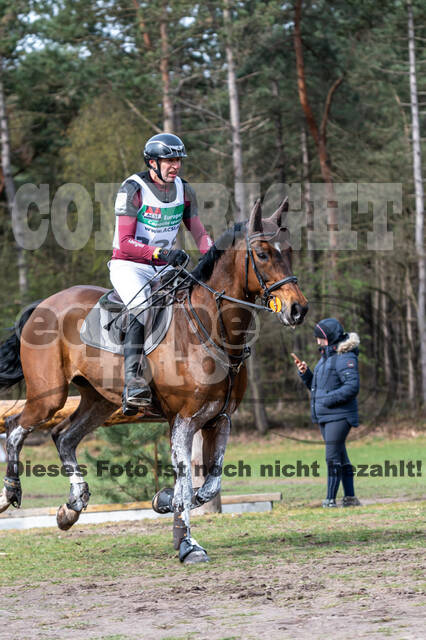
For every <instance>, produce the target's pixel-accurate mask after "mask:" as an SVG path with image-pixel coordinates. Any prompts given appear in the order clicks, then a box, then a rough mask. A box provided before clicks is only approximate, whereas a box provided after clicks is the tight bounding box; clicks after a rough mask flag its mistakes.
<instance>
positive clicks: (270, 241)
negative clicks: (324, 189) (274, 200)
mask: <svg viewBox="0 0 426 640" xmlns="http://www.w3.org/2000/svg"><path fill="white" fill-rule="evenodd" d="M287 210H288V200H287V198H286V199H285V200H284V201H283V202H282V203H281V205H280V206H279V207H278V209H277V210H276V211H275V213H274V214H272V216H270V217H269V218H265V219H263V218H262V209H261V206H260V200H258V201H257V202H256V204H255V205H254V207H253V210H252V212H251V215H250V219H249V221H248V223H247V233H246V239H245V242H246V258H245V280H246V284H245V289H246V292H247V293H248V294H254V295H261V296H262V299H263V302H264V304H268V302H269V301H272V302H271V304H272V306H273V308H275V310H276V311H278V313H279V317H280V320H281V322H282V323H283V324H285V325H289V326H293V327H294V326H295V325H297V324H301V323H302V322H303V320H304V317H305V315H306V313H307V311H308V302H307V300H306V298H305V296H304V295H303V293H302V292H301V290H300V288H299V286H298V284H297V278H296V277H295V276H293V274H292V270H291V251H292V250H291V245H290V243H289V233H288V229H287V228H286V227H285V226H282V221H281V218H282V214H283V213H284V212H285V211H287ZM273 297H274V298H275V301H274V300H273ZM277 298H278V300H277Z"/></svg>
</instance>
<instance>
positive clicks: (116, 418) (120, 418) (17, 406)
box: [0, 396, 166, 433]
mask: <svg viewBox="0 0 426 640" xmlns="http://www.w3.org/2000/svg"><path fill="white" fill-rule="evenodd" d="M24 404H25V400H0V433H4V432H5V419H6V418H7V417H8V416H13V415H16V414H17V413H20V412H21V411H22V409H23V408H24ZM79 404H80V396H69V398H68V399H67V401H66V403H65V405H64V406H63V407H62V409H60V411H57V412H56V413H55V415H54V416H53V417H52V418H50V420H47V421H46V422H45V423H44V424H43V425H40V427H39V428H38V430H40V431H45V430H49V429H51V428H52V427H54V426H55V425H56V424H59V422H61V421H62V420H65V418H69V416H70V415H71V414H72V413H74V411H75V410H76V409H77V407H78V405H79ZM134 422H166V419H165V418H164V417H163V416H160V415H159V414H157V413H152V412H149V411H144V410H142V411H141V412H140V413H138V414H137V415H135V416H131V417H129V416H125V415H123V413H122V411H121V409H119V408H117V411H116V412H115V413H113V415H112V416H111V417H110V418H108V420H106V422H105V426H106V427H109V426H110V425H113V424H129V423H134Z"/></svg>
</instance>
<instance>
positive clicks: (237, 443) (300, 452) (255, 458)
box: [0, 434, 426, 507]
mask: <svg viewBox="0 0 426 640" xmlns="http://www.w3.org/2000/svg"><path fill="white" fill-rule="evenodd" d="M84 446H89V447H93V444H92V443H91V442H89V443H88V444H86V445H85V444H83V445H82V447H83V448H84ZM348 451H349V455H350V458H351V462H352V464H353V465H354V466H355V467H356V468H357V473H358V474H361V475H360V476H358V477H357V478H356V479H355V485H356V493H357V494H358V495H359V496H360V498H370V499H374V498H398V499H402V498H404V499H415V498H418V497H420V496H422V495H425V493H426V492H425V489H426V482H425V474H426V459H425V451H426V437H425V436H418V437H415V438H407V437H406V438H392V439H390V438H388V437H383V436H381V437H368V438H367V439H364V440H360V441H355V442H350V443H349V445H348ZM21 460H22V462H23V464H24V469H25V468H26V465H28V464H29V465H30V466H31V469H32V471H34V467H35V465H37V464H42V465H44V466H45V467H46V468H47V466H48V465H50V464H54V465H58V464H59V459H58V457H57V453H56V449H55V447H54V445H53V444H50V443H49V444H46V445H43V446H41V447H26V448H25V447H24V450H23V452H22V454H21ZM298 461H299V466H300V465H304V467H302V468H300V469H299V470H300V471H301V474H299V475H297V463H298ZM386 461H388V462H386ZM401 461H402V463H401ZM277 462H279V464H278V465H277ZM410 462H411V463H412V467H411V468H409V466H407V465H408V463H410ZM315 463H316V464H317V465H318V467H317V468H316V467H315ZM230 465H234V466H230ZM262 465H263V475H262ZM268 465H269V466H270V467H271V468H269V467H268ZM285 465H293V466H294V467H295V469H292V468H291V467H287V468H285V469H284V471H283V467H285ZM312 465H314V466H312ZM389 465H390V466H389ZM4 466H5V465H1V464H0V473H3V472H4V471H3V470H4ZM386 466H387V467H388V468H386ZM239 467H240V468H241V470H242V474H241V475H238V469H239ZM224 469H225V475H224V478H223V485H222V486H223V491H224V492H225V493H258V492H263V491H265V492H267V491H281V492H282V493H283V500H284V503H285V504H286V505H293V504H297V505H303V504H310V503H312V502H313V501H319V500H320V499H321V498H322V497H324V487H325V477H326V465H325V461H324V445H322V444H304V443H298V442H294V441H292V440H287V439H285V438H284V437H282V436H280V435H275V434H271V435H269V436H267V437H266V438H263V439H243V438H242V437H231V439H230V442H229V445H228V448H227V451H226V457H225V465H224ZM315 470H316V471H317V474H318V477H316V476H315V475H314V474H313V471H315ZM386 471H387V472H388V475H387V476H386V475H385V474H386ZM401 471H403V472H404V475H401ZM271 472H272V476H270V475H269V474H270V473H271ZM234 473H236V474H237V475H236V476H235V477H230V474H234ZM249 473H250V476H249V475H248V474H249ZM292 473H295V474H296V475H293V476H292V475H289V474H292ZM378 473H382V474H383V475H377V474H378ZM305 474H308V475H307V476H306V475H305ZM94 475H96V470H95V469H94V468H93V467H89V468H88V475H87V478H86V479H87V481H88V482H89V485H90V486H91V489H92V497H91V502H92V504H96V503H104V502H109V501H110V500H109V499H108V498H107V497H106V496H105V495H104V494H103V492H102V486H101V484H100V481H99V479H95V480H94ZM21 480H22V486H23V496H24V497H23V503H22V506H23V507H42V506H59V504H60V503H62V502H63V501H64V499H65V498H66V497H67V495H68V490H69V482H68V479H67V478H66V477H62V476H60V475H59V476H58V477H47V476H46V475H44V476H41V477H36V476H34V474H33V473H32V474H31V475H30V477H26V475H25V471H24V474H23V475H22V477H21ZM164 484H165V485H168V486H170V485H171V481H170V478H167V477H165V478H164ZM123 501H126V499H125V498H124V500H123Z"/></svg>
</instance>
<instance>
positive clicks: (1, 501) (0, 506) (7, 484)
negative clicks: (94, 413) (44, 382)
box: [0, 380, 68, 513]
mask: <svg viewBox="0 0 426 640" xmlns="http://www.w3.org/2000/svg"><path fill="white" fill-rule="evenodd" d="M61 382H62V384H55V386H54V391H53V392H51V393H47V394H46V393H40V394H39V395H36V393H35V392H34V391H35V390H34V389H30V391H29V397H28V399H27V402H26V403H25V406H24V409H23V411H22V413H20V414H18V415H15V416H10V417H9V418H6V431H7V440H6V453H7V467H6V477H5V479H4V487H3V491H2V493H1V494H0V513H1V512H2V511H5V510H6V509H7V508H8V507H9V505H13V506H14V507H20V506H21V499H22V490H21V481H20V479H19V454H20V452H21V449H22V445H23V444H24V441H25V438H26V437H27V436H28V434H29V433H31V431H34V429H36V428H37V426H39V425H41V424H43V422H45V421H46V420H48V419H49V418H50V417H51V416H52V415H54V414H55V413H56V411H58V410H59V409H61V408H62V407H63V406H64V404H65V400H66V397H67V388H68V387H67V384H66V382H65V380H63V381H61ZM28 389H29V387H28ZM28 389H27V391H28Z"/></svg>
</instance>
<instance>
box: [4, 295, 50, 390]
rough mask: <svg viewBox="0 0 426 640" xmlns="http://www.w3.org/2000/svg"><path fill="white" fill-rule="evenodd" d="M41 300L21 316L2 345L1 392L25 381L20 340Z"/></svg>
mask: <svg viewBox="0 0 426 640" xmlns="http://www.w3.org/2000/svg"><path fill="white" fill-rule="evenodd" d="M40 302H41V300H38V301H37V302H32V303H31V304H30V305H28V307H26V308H25V309H24V311H23V312H22V313H21V315H20V316H19V320H18V321H17V322H16V323H15V326H14V327H11V331H12V333H11V335H10V336H9V337H8V338H7V340H5V341H4V342H2V343H1V344H0V390H4V389H9V387H13V385H14V384H16V383H17V382H19V381H20V380H22V379H23V377H24V374H23V372H22V365H21V356H20V353H19V352H20V340H21V332H22V329H23V326H24V324H25V323H26V322H27V320H28V318H29V317H30V315H31V314H32V312H33V311H34V309H35V308H36V307H37V306H38V305H39V304H40Z"/></svg>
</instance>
